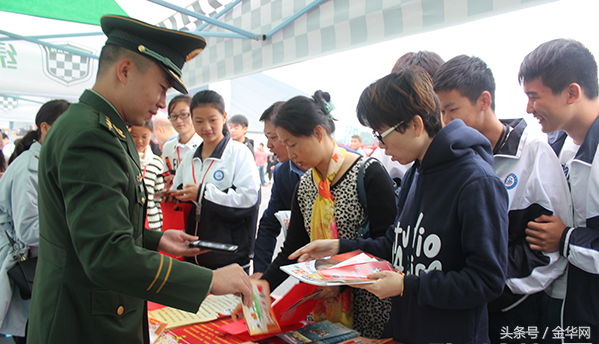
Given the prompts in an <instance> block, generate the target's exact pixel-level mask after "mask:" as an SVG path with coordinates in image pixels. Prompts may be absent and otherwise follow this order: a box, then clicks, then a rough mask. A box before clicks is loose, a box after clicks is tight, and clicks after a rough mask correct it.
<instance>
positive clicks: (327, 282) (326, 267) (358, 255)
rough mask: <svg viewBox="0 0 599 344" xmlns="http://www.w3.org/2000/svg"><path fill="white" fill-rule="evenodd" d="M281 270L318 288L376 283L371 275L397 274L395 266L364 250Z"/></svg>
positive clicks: (287, 266)
mask: <svg viewBox="0 0 599 344" xmlns="http://www.w3.org/2000/svg"><path fill="white" fill-rule="evenodd" d="M281 270H283V271H285V272H286V273H287V274H289V275H290V276H293V277H295V278H297V279H298V280H300V281H301V282H305V283H309V284H313V285H318V286H337V285H352V284H367V283H373V282H374V280H369V279H368V278H367V276H368V275H370V274H373V273H375V272H379V271H395V270H394V269H393V266H391V264H390V263H389V262H388V261H386V260H383V259H380V258H377V257H375V256H373V255H371V254H368V253H365V252H363V251H361V250H356V251H352V252H347V253H342V254H338V255H335V256H332V257H328V258H322V259H316V260H311V261H307V262H302V263H296V264H290V265H285V266H281Z"/></svg>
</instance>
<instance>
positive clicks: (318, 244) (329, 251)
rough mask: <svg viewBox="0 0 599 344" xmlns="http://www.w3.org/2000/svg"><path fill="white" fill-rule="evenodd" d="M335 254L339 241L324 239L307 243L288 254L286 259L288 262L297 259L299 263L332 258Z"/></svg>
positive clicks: (337, 250) (337, 251)
mask: <svg viewBox="0 0 599 344" xmlns="http://www.w3.org/2000/svg"><path fill="white" fill-rule="evenodd" d="M337 253H339V240H338V239H324V240H316V241H313V242H311V243H309V244H308V245H306V246H304V247H302V248H300V249H299V250H297V251H295V252H293V253H292V254H290V255H289V257H288V258H289V259H290V260H294V259H296V258H297V261H298V262H300V263H301V262H305V261H308V260H314V259H319V258H324V257H328V256H333V255H336V254H337Z"/></svg>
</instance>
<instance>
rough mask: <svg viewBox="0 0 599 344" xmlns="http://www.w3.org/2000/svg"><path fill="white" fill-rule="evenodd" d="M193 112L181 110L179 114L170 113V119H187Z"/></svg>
mask: <svg viewBox="0 0 599 344" xmlns="http://www.w3.org/2000/svg"><path fill="white" fill-rule="evenodd" d="M190 115H191V114H190V113H189V112H181V113H180V114H178V115H168V119H169V120H170V121H172V122H174V121H176V120H177V118H181V119H187V117H189V116H190Z"/></svg>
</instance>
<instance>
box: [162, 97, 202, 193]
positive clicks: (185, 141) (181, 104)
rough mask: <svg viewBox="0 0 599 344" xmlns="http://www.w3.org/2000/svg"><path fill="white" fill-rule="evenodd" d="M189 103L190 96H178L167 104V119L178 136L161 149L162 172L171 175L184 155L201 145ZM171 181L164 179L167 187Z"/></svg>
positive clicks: (170, 177) (167, 178)
mask: <svg viewBox="0 0 599 344" xmlns="http://www.w3.org/2000/svg"><path fill="white" fill-rule="evenodd" d="M190 101H191V97H190V96H188V95H178V96H176V97H174V98H173V99H172V100H171V101H170V102H169V104H168V119H169V121H170V122H171V124H172V125H173V128H175V131H176V132H177V134H178V135H177V136H175V137H173V138H172V139H170V140H169V141H167V142H166V143H165V144H164V147H163V148H162V160H163V162H164V170H165V171H171V173H172V174H173V175H174V173H175V172H176V171H177V168H178V167H179V165H180V164H181V160H183V157H184V156H185V154H187V152H189V151H191V150H194V149H196V148H198V146H199V145H200V143H202V138H201V137H200V136H198V134H197V133H196V132H195V130H194V129H193V124H192V123H191V116H190V111H189V102H190ZM172 179H173V176H172V175H171V176H167V177H166V178H165V181H166V183H167V186H170V182H171V181H172Z"/></svg>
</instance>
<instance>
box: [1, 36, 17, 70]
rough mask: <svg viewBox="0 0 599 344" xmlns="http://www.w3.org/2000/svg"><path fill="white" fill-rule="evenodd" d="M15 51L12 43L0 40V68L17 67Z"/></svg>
mask: <svg viewBox="0 0 599 344" xmlns="http://www.w3.org/2000/svg"><path fill="white" fill-rule="evenodd" d="M16 56H17V51H16V50H15V47H13V46H12V44H9V43H1V42H0V66H1V67H2V68H8V69H17V59H16V58H15V57H16Z"/></svg>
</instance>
